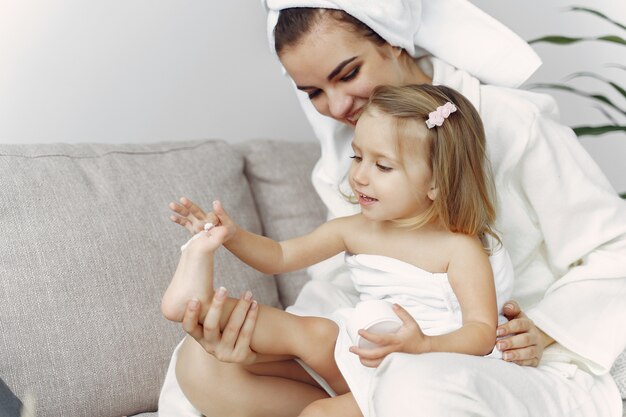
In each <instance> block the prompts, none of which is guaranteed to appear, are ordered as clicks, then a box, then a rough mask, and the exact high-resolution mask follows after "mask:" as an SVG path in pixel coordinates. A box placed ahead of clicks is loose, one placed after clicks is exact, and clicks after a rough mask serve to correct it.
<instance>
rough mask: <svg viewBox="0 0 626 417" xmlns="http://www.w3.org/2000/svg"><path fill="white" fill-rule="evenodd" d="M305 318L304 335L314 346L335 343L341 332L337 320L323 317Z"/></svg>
mask: <svg viewBox="0 0 626 417" xmlns="http://www.w3.org/2000/svg"><path fill="white" fill-rule="evenodd" d="M305 320H306V322H305V329H304V330H305V332H304V335H305V336H304V337H305V338H306V339H307V341H308V342H309V343H311V344H312V346H315V345H316V344H317V346H318V347H319V346H320V345H332V346H334V345H335V342H336V341H337V335H338V334H339V327H338V326H337V325H336V324H335V322H333V321H332V320H328V319H324V318H321V317H306V318H305Z"/></svg>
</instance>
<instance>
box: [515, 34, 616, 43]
mask: <svg viewBox="0 0 626 417" xmlns="http://www.w3.org/2000/svg"><path fill="white" fill-rule="evenodd" d="M585 41H602V42H611V43H617V44H620V45H626V40H624V39H623V38H620V37H619V36H616V35H605V36H598V37H591V38H571V37H569V36H560V35H549V36H543V37H541V38H537V39H532V40H530V41H528V43H530V44H533V43H540V42H546V43H553V44H556V45H570V44H572V43H576V42H585Z"/></svg>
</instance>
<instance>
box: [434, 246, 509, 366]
mask: <svg viewBox="0 0 626 417" xmlns="http://www.w3.org/2000/svg"><path fill="white" fill-rule="evenodd" d="M458 237H459V238H460V239H459V242H457V243H458V245H455V246H456V247H455V249H454V252H453V256H452V259H451V261H450V264H449V266H448V280H449V281H450V285H451V287H452V290H453V291H454V294H455V295H456V297H457V299H458V300H459V304H460V306H461V313H462V315H463V326H462V327H461V328H460V329H458V330H455V331H453V332H451V333H448V334H444V335H440V336H430V337H428V339H430V341H429V342H430V343H429V345H430V346H429V351H431V352H457V353H466V354H469V355H488V354H489V353H491V351H492V350H493V347H494V345H495V342H496V327H497V325H498V307H497V301H496V290H495V285H494V279H493V269H492V268H491V264H490V262H489V257H488V255H487V253H485V250H484V249H483V247H482V244H481V243H480V241H479V239H477V238H472V237H469V236H458Z"/></svg>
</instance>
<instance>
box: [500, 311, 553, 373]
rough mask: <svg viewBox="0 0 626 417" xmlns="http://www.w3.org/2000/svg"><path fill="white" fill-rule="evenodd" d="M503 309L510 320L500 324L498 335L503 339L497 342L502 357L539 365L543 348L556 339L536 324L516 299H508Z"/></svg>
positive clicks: (506, 359)
mask: <svg viewBox="0 0 626 417" xmlns="http://www.w3.org/2000/svg"><path fill="white" fill-rule="evenodd" d="M503 310H504V311H503V312H504V315H505V316H506V318H507V319H509V321H508V322H507V323H504V324H501V325H500V326H498V330H497V335H498V337H502V338H503V339H500V340H498V342H497V343H496V347H497V348H498V350H499V351H501V352H502V358H503V359H504V360H505V361H508V362H514V363H516V364H518V365H524V366H537V365H539V361H541V356H542V355H543V350H544V349H545V348H546V347H547V346H549V345H550V344H552V343H553V342H554V339H552V338H551V337H550V336H548V335H547V334H545V333H544V332H543V331H541V329H539V328H538V327H537V326H535V323H533V321H532V320H531V319H529V318H528V317H527V316H526V314H524V312H523V311H522V310H521V309H520V307H519V304H517V302H516V301H508V302H507V303H506V304H505V305H504V308H503Z"/></svg>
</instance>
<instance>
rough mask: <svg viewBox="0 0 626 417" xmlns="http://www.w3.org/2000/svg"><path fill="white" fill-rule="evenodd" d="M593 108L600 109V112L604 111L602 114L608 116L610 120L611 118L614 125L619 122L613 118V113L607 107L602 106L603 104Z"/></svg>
mask: <svg viewBox="0 0 626 417" xmlns="http://www.w3.org/2000/svg"><path fill="white" fill-rule="evenodd" d="M593 108H594V109H596V110H598V111H599V112H600V113H602V115H603V116H604V117H606V118H607V119H608V120H609V121H610V122H611V123H612V124H614V125H616V124H618V123H617V120H615V119H614V118H613V116H611V113H609V112H608V111H606V109H605V108H604V107H601V106H593Z"/></svg>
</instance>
